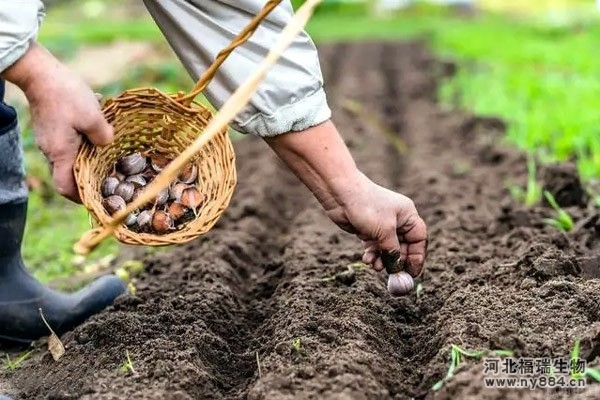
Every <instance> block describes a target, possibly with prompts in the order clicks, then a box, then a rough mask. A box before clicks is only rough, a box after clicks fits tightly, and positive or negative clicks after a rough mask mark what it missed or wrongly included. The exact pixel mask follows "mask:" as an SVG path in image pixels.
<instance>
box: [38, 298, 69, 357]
mask: <svg viewBox="0 0 600 400" xmlns="http://www.w3.org/2000/svg"><path fill="white" fill-rule="evenodd" d="M40 315H41V317H42V320H43V321H44V324H46V326H47V327H48V329H49V330H50V332H51V334H50V336H48V351H49V352H50V354H52V358H54V361H58V360H59V359H60V358H61V357H62V356H63V354H65V346H63V344H62V342H61V341H60V339H59V338H58V336H56V333H54V331H53V330H52V328H51V327H50V325H49V324H48V321H46V318H44V314H43V313H42V309H41V308H40Z"/></svg>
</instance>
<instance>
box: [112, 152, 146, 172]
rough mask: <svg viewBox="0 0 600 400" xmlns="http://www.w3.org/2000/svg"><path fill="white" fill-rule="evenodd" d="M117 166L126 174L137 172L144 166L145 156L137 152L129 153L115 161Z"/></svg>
mask: <svg viewBox="0 0 600 400" xmlns="http://www.w3.org/2000/svg"><path fill="white" fill-rule="evenodd" d="M117 168H118V169H119V171H120V172H121V173H123V174H125V175H127V176H129V175H135V174H139V173H140V172H142V171H143V170H144V169H145V168H146V158H145V157H144V156H142V155H141V154H140V153H139V152H137V153H133V154H129V155H127V156H125V157H123V158H121V159H120V160H119V161H117Z"/></svg>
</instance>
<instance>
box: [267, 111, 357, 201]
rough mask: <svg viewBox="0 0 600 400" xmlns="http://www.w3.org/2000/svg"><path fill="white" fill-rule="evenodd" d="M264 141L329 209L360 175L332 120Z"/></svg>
mask: <svg viewBox="0 0 600 400" xmlns="http://www.w3.org/2000/svg"><path fill="white" fill-rule="evenodd" d="M265 141H266V142H267V143H268V144H269V146H270V147H271V148H272V149H273V151H274V152H275V153H276V154H277V156H278V157H279V158H281V159H282V160H283V161H284V162H285V163H286V165H287V166H288V167H289V168H290V169H291V170H292V171H293V172H294V173H295V174H296V176H298V178H299V179H300V180H301V181H302V182H303V183H304V184H305V185H306V186H307V187H308V188H309V189H310V190H311V192H313V194H314V195H315V197H316V198H317V200H319V202H320V203H321V204H322V205H323V207H324V208H325V209H326V210H328V209H331V208H333V207H336V206H339V205H342V204H341V203H343V201H344V199H345V198H346V196H345V192H347V191H349V190H352V189H353V188H356V185H358V184H359V182H360V181H361V176H362V174H361V172H360V171H359V170H358V168H357V167H356V163H355V162H354V159H353V158H352V155H351V154H350V152H349V150H348V148H347V147H346V144H345V143H344V141H343V140H342V138H341V137H340V135H339V133H338V131H337V129H336V128H335V125H334V124H333V123H332V122H331V121H327V122H325V123H323V124H319V125H317V126H314V127H312V128H309V129H307V130H305V131H302V132H290V133H286V134H282V135H278V136H275V137H271V138H265Z"/></svg>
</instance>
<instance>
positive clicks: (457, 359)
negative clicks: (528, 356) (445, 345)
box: [432, 344, 513, 391]
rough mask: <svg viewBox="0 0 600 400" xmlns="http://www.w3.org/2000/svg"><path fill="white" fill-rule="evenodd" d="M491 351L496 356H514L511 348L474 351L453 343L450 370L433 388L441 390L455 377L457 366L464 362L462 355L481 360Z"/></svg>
mask: <svg viewBox="0 0 600 400" xmlns="http://www.w3.org/2000/svg"><path fill="white" fill-rule="evenodd" d="M490 352H491V354H493V355H496V356H499V357H501V356H512V355H513V352H512V351H510V350H492V351H490V350H474V351H467V350H463V349H461V348H460V347H458V346H456V345H454V344H453V345H452V346H451V348H450V366H449V367H448V371H447V372H446V376H445V377H444V378H443V379H441V380H439V381H437V382H436V383H435V385H433V387H432V389H433V390H435V391H438V390H440V389H441V388H442V387H443V386H444V383H445V382H447V381H448V380H450V379H452V378H453V377H454V371H455V370H456V368H457V367H458V366H459V365H460V363H461V362H462V357H466V358H472V359H476V360H479V359H481V357H483V356H484V355H486V354H489V353H490Z"/></svg>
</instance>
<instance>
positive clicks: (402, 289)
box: [387, 271, 415, 297]
mask: <svg viewBox="0 0 600 400" xmlns="http://www.w3.org/2000/svg"><path fill="white" fill-rule="evenodd" d="M414 287H415V281H414V280H413V277H412V276H411V275H410V274H409V273H408V272H405V271H400V272H397V273H394V274H390V275H389V276H388V284H387V289H388V292H389V293H390V294H391V295H392V296H394V297H397V296H403V295H406V294H409V293H410V292H411V291H412V290H413V288H414Z"/></svg>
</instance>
